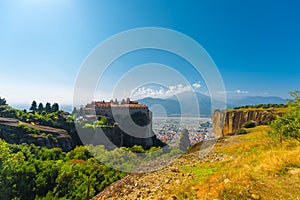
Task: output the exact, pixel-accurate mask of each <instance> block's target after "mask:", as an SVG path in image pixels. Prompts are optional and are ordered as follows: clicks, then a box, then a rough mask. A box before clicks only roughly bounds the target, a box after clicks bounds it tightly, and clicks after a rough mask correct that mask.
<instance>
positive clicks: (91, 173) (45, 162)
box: [0, 140, 182, 200]
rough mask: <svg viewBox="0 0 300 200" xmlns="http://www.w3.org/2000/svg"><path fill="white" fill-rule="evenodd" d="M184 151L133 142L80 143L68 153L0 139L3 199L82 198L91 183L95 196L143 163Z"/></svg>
mask: <svg viewBox="0 0 300 200" xmlns="http://www.w3.org/2000/svg"><path fill="white" fill-rule="evenodd" d="M181 153H182V151H181V150H180V149H179V148H178V147H176V148H172V149H167V150H166V149H161V148H160V147H152V148H151V149H149V150H144V149H143V148H142V147H141V146H133V147H131V148H125V147H121V148H116V149H114V150H112V151H108V150H106V149H105V147H104V146H103V145H99V146H88V147H85V146H77V147H76V148H75V149H74V150H72V151H70V152H68V153H66V152H63V151H62V150H61V149H60V148H52V149H48V148H45V147H38V146H35V145H33V144H31V145H27V144H21V145H17V144H8V143H6V142H4V141H3V140H0V199H1V200H2V199H3V200H6V199H26V200H31V199H75V200H76V199H78V200H81V199H85V198H86V196H87V191H88V185H89V184H90V191H89V197H93V196H95V195H96V194H98V193H99V192H101V191H102V190H103V189H104V188H105V187H106V186H108V185H109V184H111V183H112V182H114V181H116V180H118V179H120V178H121V177H122V176H124V175H125V173H126V172H129V171H133V170H135V169H136V167H138V166H140V165H141V164H143V163H145V162H148V161H150V162H151V161H152V160H154V159H157V158H170V157H173V156H178V155H180V154H181ZM110 167H113V169H112V168H110ZM121 171H123V172H121Z"/></svg>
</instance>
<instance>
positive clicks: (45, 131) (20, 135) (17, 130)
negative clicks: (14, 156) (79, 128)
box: [0, 117, 75, 151]
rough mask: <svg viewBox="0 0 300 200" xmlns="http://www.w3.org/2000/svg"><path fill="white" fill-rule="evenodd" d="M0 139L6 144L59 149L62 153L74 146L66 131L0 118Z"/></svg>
mask: <svg viewBox="0 0 300 200" xmlns="http://www.w3.org/2000/svg"><path fill="white" fill-rule="evenodd" d="M0 138H2V139H4V140H5V141H6V142H8V143H14V144H22V143H27V144H35V145H37V146H45V147H48V148H54V147H59V148H61V149H62V150H63V151H70V150H71V149H72V148H74V146H75V144H74V142H73V140H72V138H71V136H70V135H69V134H68V132H67V131H66V130H63V129H58V128H52V127H48V126H40V125H34V124H28V123H24V122H19V121H18V120H17V119H12V118H1V117H0Z"/></svg>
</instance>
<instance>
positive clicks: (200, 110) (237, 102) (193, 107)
mask: <svg viewBox="0 0 300 200" xmlns="http://www.w3.org/2000/svg"><path fill="white" fill-rule="evenodd" d="M138 102H139V103H142V104H146V105H148V106H149V108H150V110H151V111H152V112H153V115H154V116H159V117H160V116H200V117H210V116H211V113H212V109H211V98H210V97H209V96H207V95H204V94H201V93H197V92H196V93H194V92H183V93H180V94H178V95H176V96H171V97H169V98H165V99H163V98H152V97H146V98H143V99H139V100H138ZM214 102H215V109H222V108H225V105H224V104H225V103H223V102H221V101H218V100H214ZM269 103H272V104H285V103H286V100H285V99H283V98H280V97H273V96H247V97H243V98H236V99H228V100H227V102H226V108H233V107H236V106H244V105H257V104H269Z"/></svg>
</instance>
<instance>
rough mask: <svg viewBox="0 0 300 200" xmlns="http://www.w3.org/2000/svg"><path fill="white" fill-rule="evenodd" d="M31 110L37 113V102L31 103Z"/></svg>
mask: <svg viewBox="0 0 300 200" xmlns="http://www.w3.org/2000/svg"><path fill="white" fill-rule="evenodd" d="M29 110H31V111H33V112H34V111H36V110H37V104H36V101H33V102H32V103H31V107H30V108H29Z"/></svg>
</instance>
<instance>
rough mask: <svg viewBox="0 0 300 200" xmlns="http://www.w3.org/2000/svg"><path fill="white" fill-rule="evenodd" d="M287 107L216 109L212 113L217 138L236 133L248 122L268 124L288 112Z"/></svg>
mask: <svg viewBox="0 0 300 200" xmlns="http://www.w3.org/2000/svg"><path fill="white" fill-rule="evenodd" d="M287 111H288V110H287V109H273V108H270V109H239V110H226V111H220V110H216V111H215V112H214V113H213V115H212V125H213V129H214V132H215V135H216V137H217V138H219V137H222V136H224V135H227V134H234V133H236V131H237V130H239V129H241V128H243V125H244V124H245V123H246V122H249V121H253V122H255V123H256V124H257V125H267V124H269V122H271V121H272V120H274V119H275V118H276V117H277V116H281V115H282V114H284V113H286V112H287Z"/></svg>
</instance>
